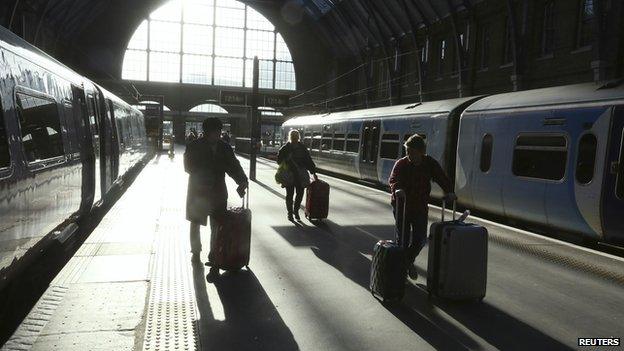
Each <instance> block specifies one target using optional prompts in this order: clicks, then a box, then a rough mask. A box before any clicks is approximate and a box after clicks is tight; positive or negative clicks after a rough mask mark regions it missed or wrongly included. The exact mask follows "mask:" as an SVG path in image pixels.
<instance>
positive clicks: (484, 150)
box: [480, 134, 494, 172]
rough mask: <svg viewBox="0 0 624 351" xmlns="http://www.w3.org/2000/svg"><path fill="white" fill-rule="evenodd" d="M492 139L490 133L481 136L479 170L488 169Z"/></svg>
mask: <svg viewBox="0 0 624 351" xmlns="http://www.w3.org/2000/svg"><path fill="white" fill-rule="evenodd" d="M493 143H494V140H493V139H492V135H491V134H486V135H484V136H483V141H481V162H480V167H481V172H487V171H489V170H490V166H491V164H492V145H493Z"/></svg>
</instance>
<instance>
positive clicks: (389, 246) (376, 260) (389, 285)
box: [370, 205, 407, 302]
mask: <svg viewBox="0 0 624 351" xmlns="http://www.w3.org/2000/svg"><path fill="white" fill-rule="evenodd" d="M398 218H399V216H397V220H398ZM402 218H405V205H404V206H403V217H402ZM402 228H403V232H402V233H401V236H402V238H401V240H400V242H401V244H402V245H401V246H399V245H398V244H397V243H396V242H394V241H393V240H380V241H378V242H377V244H375V247H374V248H373V262H372V263H371V273H370V291H371V293H372V294H373V296H375V297H379V298H380V299H381V300H382V301H384V302H385V301H399V300H401V299H402V298H403V295H404V294H405V281H406V279H407V266H406V264H405V260H406V258H405V257H406V253H405V248H404V247H403V244H404V243H405V242H406V240H405V235H404V231H405V222H404V223H403V227H402Z"/></svg>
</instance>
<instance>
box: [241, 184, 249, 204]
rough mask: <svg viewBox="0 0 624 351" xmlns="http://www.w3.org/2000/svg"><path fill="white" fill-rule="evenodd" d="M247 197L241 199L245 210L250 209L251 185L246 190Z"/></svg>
mask: <svg viewBox="0 0 624 351" xmlns="http://www.w3.org/2000/svg"><path fill="white" fill-rule="evenodd" d="M245 190H246V191H245V196H243V197H242V198H241V201H242V202H243V205H242V207H243V209H248V208H249V183H247V189H245Z"/></svg>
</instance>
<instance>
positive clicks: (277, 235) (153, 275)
mask: <svg viewBox="0 0 624 351" xmlns="http://www.w3.org/2000/svg"><path fill="white" fill-rule="evenodd" d="M181 156H182V155H181V152H178V155H177V156H176V157H175V159H174V160H169V159H168V158H167V157H166V156H161V157H159V158H156V159H154V160H152V161H151V162H150V164H148V165H147V166H146V168H145V169H144V170H143V172H142V173H141V174H140V175H139V176H138V178H137V179H136V181H135V182H134V184H133V185H132V186H131V187H130V189H128V191H127V192H126V194H125V195H124V196H123V197H122V198H121V199H120V200H119V202H118V203H117V204H116V205H115V206H114V207H113V208H112V209H111V211H110V212H109V213H108V214H107V215H106V217H105V218H104V219H103V221H102V223H101V224H100V226H99V227H98V228H97V229H96V230H95V231H94V232H93V233H92V234H91V236H90V237H89V238H88V239H87V241H86V242H85V243H84V244H83V246H82V247H81V248H80V250H79V251H78V252H77V254H76V256H75V257H74V258H72V260H71V261H70V262H69V263H68V264H67V265H66V267H65V268H64V269H63V270H62V271H61V273H59V275H58V276H57V277H56V279H55V280H54V281H53V282H52V283H51V285H50V287H49V289H48V290H47V292H46V293H45V295H44V296H43V297H42V298H41V299H40V301H39V302H38V303H37V305H36V306H35V307H34V308H33V310H32V311H31V313H30V314H29V316H28V317H27V318H26V319H25V320H24V322H23V323H22V325H21V326H20V327H19V329H18V330H17V331H16V332H15V334H14V335H13V337H12V338H11V340H10V341H9V342H7V344H6V345H4V347H3V348H2V350H29V349H32V350H194V349H197V350H200V349H201V350H297V349H301V350H428V349H443V350H474V349H480V350H490V349H502V350H512V349H516V350H527V349H544V350H563V349H577V338H579V337H609V336H614V337H624V261H623V260H622V259H619V258H614V257H611V256H608V255H605V254H597V253H594V252H592V251H589V250H586V249H577V248H574V247H573V246H571V245H569V244H565V243H560V242H557V241H554V240H551V239H543V238H541V237H539V236H534V235H531V234H530V233H524V232H518V231H514V230H512V229H510V228H506V227H503V226H498V225H495V224H491V223H486V224H487V225H488V227H489V230H490V233H491V240H490V245H489V250H490V254H489V275H488V291H487V296H486V298H485V300H484V301H483V303H481V304H469V305H465V304H450V303H443V302H440V301H436V300H429V299H428V297H427V293H426V291H425V286H424V284H425V279H424V275H425V274H426V258H427V257H426V256H427V255H426V249H425V250H423V253H422V254H421V255H420V256H419V258H418V261H417V263H418V267H419V270H420V277H419V278H418V280H417V281H415V282H413V281H412V282H411V284H410V285H409V287H408V289H407V292H406V297H405V299H404V300H403V302H402V303H401V304H399V305H396V306H384V305H382V304H381V303H380V302H378V301H377V300H375V299H374V298H373V297H372V296H371V294H370V291H369V290H368V284H369V269H370V259H371V252H372V247H373V245H374V243H375V242H376V241H377V240H379V239H382V238H383V239H388V238H392V236H393V218H392V214H391V211H390V206H389V204H388V195H387V194H384V193H383V192H380V191H377V190H374V189H370V188H366V187H363V186H360V185H355V184H350V183H348V182H345V181H342V180H337V179H334V178H330V177H323V176H321V177H322V178H323V179H324V180H326V181H328V182H329V183H330V185H331V204H330V217H329V219H328V220H326V221H324V222H323V223H320V224H316V225H315V224H312V223H310V222H308V221H306V220H304V222H303V223H301V224H299V225H295V224H293V223H291V222H289V221H287V219H286V214H285V209H284V207H285V206H284V200H283V198H284V193H285V192H284V191H283V189H280V187H279V186H278V185H276V184H275V182H274V180H273V175H274V172H275V165H274V164H272V163H269V162H268V161H260V162H259V163H258V181H257V182H256V183H251V189H250V191H251V193H250V194H251V208H252V211H253V233H252V254H251V263H250V268H251V271H248V272H245V271H243V272H240V273H237V274H223V275H222V277H221V278H220V279H218V280H217V281H216V282H215V283H214V284H210V283H207V282H206V279H205V276H206V274H207V273H208V270H207V269H205V267H204V266H203V264H191V261H190V253H189V240H188V236H189V234H188V232H189V224H188V222H186V221H185V219H184V206H185V197H186V182H187V176H186V174H185V173H184V171H183V167H182V157H181ZM241 163H242V164H243V165H244V167H245V169H246V170H247V169H248V167H247V164H248V162H247V160H245V159H243V158H241ZM229 185H230V189H232V190H233V189H234V187H233V183H232V182H229ZM231 193H232V194H234V196H232V194H231V196H230V200H231V202H232V204H238V203H239V199H237V198H235V196H236V195H235V193H234V192H233V191H231ZM439 215H440V213H439V210H438V209H436V208H432V210H431V218H430V220H436V219H437V218H438V217H439ZM474 220H476V219H473V220H472V221H474ZM202 234H203V242H204V248H205V249H207V248H208V247H209V246H208V245H209V240H208V238H209V228H207V227H203V228H202ZM206 255H207V251H204V252H203V253H202V260H205V259H206ZM589 349H591V348H589ZM601 349H604V348H601ZM613 349H618V348H613Z"/></svg>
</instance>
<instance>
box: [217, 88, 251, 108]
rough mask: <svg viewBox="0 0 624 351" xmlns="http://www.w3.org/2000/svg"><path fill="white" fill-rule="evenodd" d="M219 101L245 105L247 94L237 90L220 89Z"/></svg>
mask: <svg viewBox="0 0 624 351" xmlns="http://www.w3.org/2000/svg"><path fill="white" fill-rule="evenodd" d="M219 103H220V104H221V105H239V106H245V105H247V95H246V94H245V93H242V92H237V91H224V90H221V94H220V95H219Z"/></svg>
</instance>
